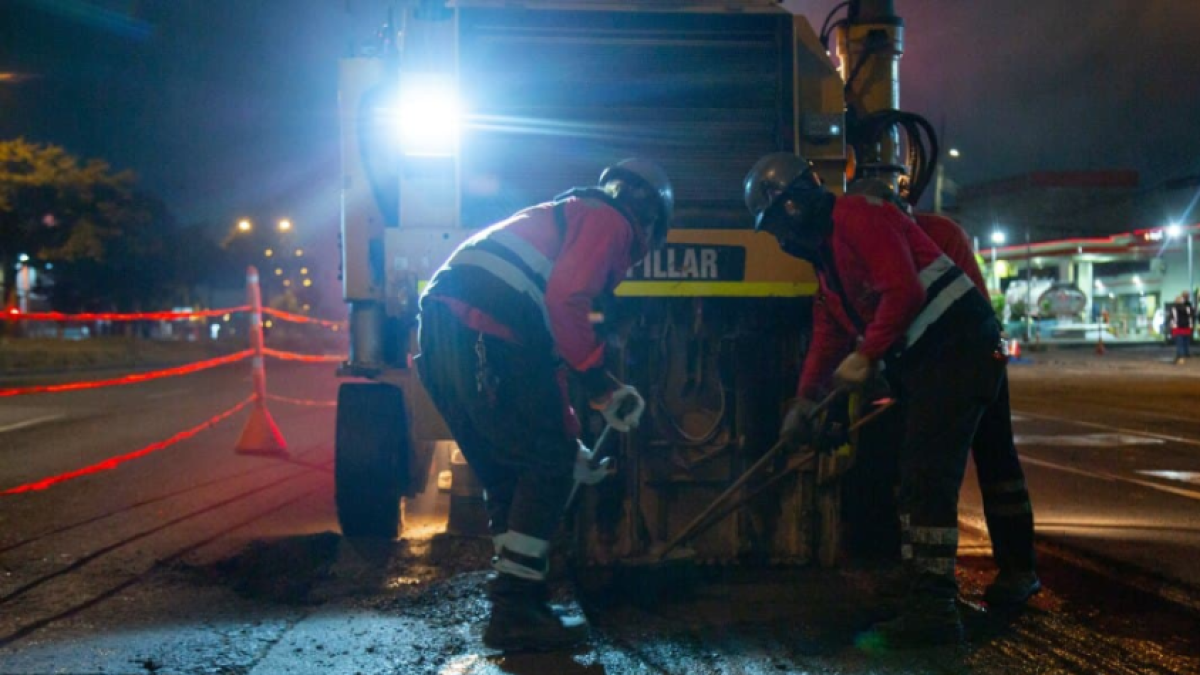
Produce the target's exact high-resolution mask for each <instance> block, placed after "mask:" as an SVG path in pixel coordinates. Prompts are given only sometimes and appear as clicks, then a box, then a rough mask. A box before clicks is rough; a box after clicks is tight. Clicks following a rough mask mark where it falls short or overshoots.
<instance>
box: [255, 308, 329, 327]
mask: <svg viewBox="0 0 1200 675" xmlns="http://www.w3.org/2000/svg"><path fill="white" fill-rule="evenodd" d="M262 312H263V314H267V315H269V316H273V317H275V318H276V319H279V320H281V321H293V322H295V323H315V324H319V325H321V326H325V327H326V328H333V329H334V330H337V329H339V328H343V327H345V325H346V322H345V321H330V320H329V319H314V318H312V317H309V316H301V315H299V314H292V313H291V312H285V311H283V310H282V309H272V308H271V307H263V311H262Z"/></svg>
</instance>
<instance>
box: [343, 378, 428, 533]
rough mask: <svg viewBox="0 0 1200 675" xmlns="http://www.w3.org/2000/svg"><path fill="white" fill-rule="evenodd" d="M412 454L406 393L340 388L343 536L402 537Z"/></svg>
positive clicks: (379, 387) (364, 387)
mask: <svg viewBox="0 0 1200 675" xmlns="http://www.w3.org/2000/svg"><path fill="white" fill-rule="evenodd" d="M411 451H412V448H411V444H410V441H409V438H408V414H407V411H406V409H405V405H404V393H403V392H402V391H400V390H399V389H398V388H396V387H393V386H390V385H386V384H373V383H371V384H367V383H357V382H355V383H350V382H347V383H344V384H342V385H341V386H340V387H339V388H338V402H337V438H336V441H335V445H334V487H335V493H336V502H337V515H338V523H339V524H340V525H341V527H342V535H343V536H346V537H368V538H373V539H395V538H396V537H398V536H400V531H401V523H400V497H401V495H402V494H403V493H404V490H405V489H406V487H407V485H408V478H409V477H408V467H409V463H410V457H409V455H410V454H411Z"/></svg>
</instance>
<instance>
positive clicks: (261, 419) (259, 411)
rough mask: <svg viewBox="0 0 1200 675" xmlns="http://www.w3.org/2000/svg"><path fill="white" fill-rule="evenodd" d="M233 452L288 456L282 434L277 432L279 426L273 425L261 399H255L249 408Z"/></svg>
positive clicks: (273, 421)
mask: <svg viewBox="0 0 1200 675" xmlns="http://www.w3.org/2000/svg"><path fill="white" fill-rule="evenodd" d="M234 452H236V453H237V454H239V455H262V456H267V457H288V456H289V455H288V451H287V443H286V442H284V440H283V434H281V433H279V427H278V426H276V425H275V420H274V419H272V418H271V413H270V411H268V410H267V404H266V403H265V402H263V400H262V399H257V400H255V401H254V405H253V407H251V408H250V417H249V419H247V420H246V427H245V428H244V429H242V436H241V438H239V439H238V442H237V446H236V447H235V448H234Z"/></svg>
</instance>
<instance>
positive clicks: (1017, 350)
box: [1008, 338, 1021, 361]
mask: <svg viewBox="0 0 1200 675" xmlns="http://www.w3.org/2000/svg"><path fill="white" fill-rule="evenodd" d="M1008 356H1009V357H1010V358H1011V359H1012V360H1014V361H1015V360H1017V359H1019V358H1021V342H1020V340H1017V339H1016V338H1013V339H1012V342H1010V343H1009V345H1008Z"/></svg>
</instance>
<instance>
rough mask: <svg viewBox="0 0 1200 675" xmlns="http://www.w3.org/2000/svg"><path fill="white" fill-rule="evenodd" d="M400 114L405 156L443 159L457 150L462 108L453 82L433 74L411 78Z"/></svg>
mask: <svg viewBox="0 0 1200 675" xmlns="http://www.w3.org/2000/svg"><path fill="white" fill-rule="evenodd" d="M398 112H399V119H398V120H397V123H398V125H399V133H400V147H401V148H402V149H403V151H404V154H406V155H421V156H432V157H442V156H447V155H453V154H454V153H455V152H456V151H457V150H458V136H459V132H460V126H461V121H462V108H461V105H460V104H459V101H458V95H457V94H456V92H455V91H454V86H453V83H452V82H450V81H448V80H447V79H445V78H444V77H438V76H433V75H421V74H410V75H408V76H407V77H406V78H405V82H404V85H403V91H402V93H401V96H400V106H399V111H398Z"/></svg>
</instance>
